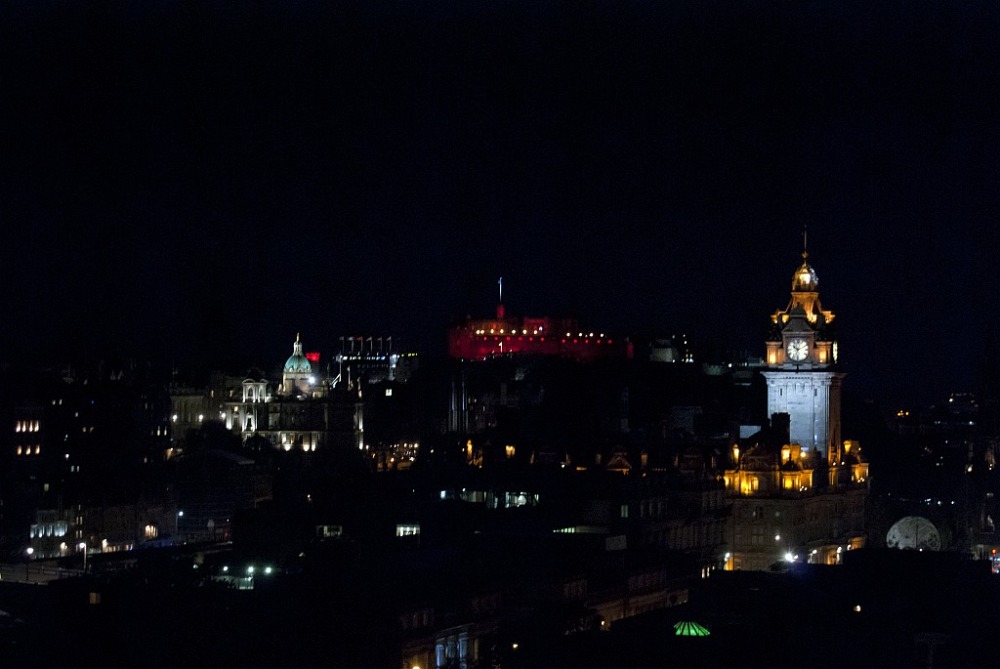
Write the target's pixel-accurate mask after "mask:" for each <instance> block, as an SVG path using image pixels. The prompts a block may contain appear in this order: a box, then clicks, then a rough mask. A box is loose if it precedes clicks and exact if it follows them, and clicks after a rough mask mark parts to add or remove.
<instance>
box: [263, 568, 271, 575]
mask: <svg viewBox="0 0 1000 669" xmlns="http://www.w3.org/2000/svg"><path fill="white" fill-rule="evenodd" d="M271 571H273V570H272V569H271V568H270V567H264V573H265V574H270V573H271Z"/></svg>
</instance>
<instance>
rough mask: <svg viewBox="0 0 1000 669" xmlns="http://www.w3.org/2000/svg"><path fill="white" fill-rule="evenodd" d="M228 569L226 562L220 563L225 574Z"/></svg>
mask: <svg viewBox="0 0 1000 669" xmlns="http://www.w3.org/2000/svg"><path fill="white" fill-rule="evenodd" d="M228 571H229V565H227V564H224V565H222V573H223V574H225V573H226V572H228Z"/></svg>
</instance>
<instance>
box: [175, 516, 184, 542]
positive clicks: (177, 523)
mask: <svg viewBox="0 0 1000 669" xmlns="http://www.w3.org/2000/svg"><path fill="white" fill-rule="evenodd" d="M183 517H184V511H178V512H177V515H175V516H174V536H175V537H176V536H177V535H178V534H180V531H181V530H180V526H181V518H183Z"/></svg>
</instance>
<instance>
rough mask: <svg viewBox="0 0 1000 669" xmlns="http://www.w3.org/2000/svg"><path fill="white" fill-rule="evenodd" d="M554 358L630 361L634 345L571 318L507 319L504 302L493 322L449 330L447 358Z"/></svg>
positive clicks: (470, 322) (469, 323)
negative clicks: (596, 331) (620, 359)
mask: <svg viewBox="0 0 1000 669" xmlns="http://www.w3.org/2000/svg"><path fill="white" fill-rule="evenodd" d="M511 354H520V355H553V356H563V357H567V358H575V359H577V360H594V359H598V358H625V357H628V358H631V357H632V348H631V343H629V342H625V341H619V340H617V339H613V338H611V337H606V336H605V335H604V333H595V332H593V331H589V330H588V331H586V332H584V331H583V330H581V329H580V327H579V325H578V324H577V322H576V320H574V319H571V318H549V317H540V318H531V317H527V316H525V317H520V318H518V317H513V316H507V314H506V311H505V310H504V306H503V303H500V304H498V305H497V315H496V318H493V319H482V320H475V319H472V318H470V319H468V320H466V321H465V322H464V323H462V324H460V325H456V326H455V327H453V328H451V329H450V330H449V331H448V355H449V356H451V357H452V358H459V359H466V360H483V359H485V358H490V357H496V356H502V355H511Z"/></svg>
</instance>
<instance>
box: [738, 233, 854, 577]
mask: <svg viewBox="0 0 1000 669" xmlns="http://www.w3.org/2000/svg"><path fill="white" fill-rule="evenodd" d="M807 255H808V254H807V253H805V252H803V254H802V256H803V262H802V264H801V266H800V267H799V268H798V269H797V270H796V271H795V274H794V276H793V278H792V297H791V301H790V302H789V304H788V306H787V307H786V308H785V309H783V310H779V311H777V312H775V314H774V315H773V316H772V317H771V318H772V324H773V330H772V333H771V336H770V338H769V339H768V341H767V370H766V371H764V372H763V375H764V377H765V379H766V380H767V407H768V414H769V415H770V416H771V424H770V425H769V426H766V427H765V428H764V429H762V430H760V431H759V432H757V433H756V434H754V435H752V436H750V437H749V438H747V439H743V440H741V441H740V442H737V443H734V444H733V445H732V448H731V453H730V454H729V465H728V467H727V468H726V470H725V475H724V478H725V484H726V490H727V492H728V493H729V495H730V497H731V498H732V500H733V515H732V534H731V537H730V538H731V549H730V550H729V551H728V552H727V554H726V568H727V569H767V568H768V567H769V566H770V565H772V564H773V563H775V562H778V561H781V560H788V561H808V562H816V563H823V564H830V563H838V562H839V561H840V556H841V555H842V553H843V551H845V550H850V549H852V548H858V547H860V546H862V545H863V544H864V524H863V520H864V504H865V498H866V495H867V486H868V483H867V481H868V464H867V463H866V462H865V461H864V460H863V459H862V457H861V448H860V445H859V444H858V443H857V442H853V441H842V439H841V432H840V387H841V380H842V379H843V374H842V373H841V372H839V371H837V370H836V368H835V365H836V361H837V354H838V351H837V343H836V341H834V340H833V338H832V335H831V333H830V331H829V325H830V323H831V322H832V321H833V318H834V316H833V313H832V312H831V311H828V310H825V309H823V308H822V307H821V306H820V302H819V293H818V280H817V277H816V272H815V270H813V268H812V267H811V266H810V265H809V264H808V262H806V258H807Z"/></svg>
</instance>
